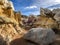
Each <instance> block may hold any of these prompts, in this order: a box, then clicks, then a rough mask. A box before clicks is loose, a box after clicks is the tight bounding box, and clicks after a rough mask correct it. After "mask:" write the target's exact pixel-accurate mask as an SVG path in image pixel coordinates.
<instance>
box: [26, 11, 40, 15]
mask: <svg viewBox="0 0 60 45" xmlns="http://www.w3.org/2000/svg"><path fill="white" fill-rule="evenodd" d="M27 13H28V14H33V15H39V14H40V12H39V11H33V12H27Z"/></svg>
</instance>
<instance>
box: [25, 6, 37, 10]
mask: <svg viewBox="0 0 60 45" xmlns="http://www.w3.org/2000/svg"><path fill="white" fill-rule="evenodd" d="M34 8H37V6H34V5H33V6H28V7H25V9H34Z"/></svg>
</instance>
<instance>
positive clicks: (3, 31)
mask: <svg viewBox="0 0 60 45" xmlns="http://www.w3.org/2000/svg"><path fill="white" fill-rule="evenodd" d="M0 2H1V3H0V35H1V36H2V40H4V41H5V42H7V44H9V42H11V41H12V40H13V39H16V38H18V37H20V36H19V35H20V34H21V32H22V30H24V29H22V28H20V26H19V24H20V22H21V13H19V12H14V7H13V4H12V2H11V1H8V0H0ZM0 41H1V40H0ZM4 41H2V43H4ZM2 43H1V45H3V44H2ZM4 45H5V44H4Z"/></svg>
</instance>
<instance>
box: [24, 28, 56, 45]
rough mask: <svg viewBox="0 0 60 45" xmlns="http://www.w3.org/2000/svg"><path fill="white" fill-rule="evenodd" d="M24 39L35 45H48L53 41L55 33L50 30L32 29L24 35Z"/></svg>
mask: <svg viewBox="0 0 60 45" xmlns="http://www.w3.org/2000/svg"><path fill="white" fill-rule="evenodd" d="M24 39H26V40H29V41H32V42H35V43H37V44H38V45H48V44H50V43H52V42H54V40H55V32H54V31H52V30H51V29H45V28H32V29H30V31H29V32H28V33H27V34H25V36H24Z"/></svg>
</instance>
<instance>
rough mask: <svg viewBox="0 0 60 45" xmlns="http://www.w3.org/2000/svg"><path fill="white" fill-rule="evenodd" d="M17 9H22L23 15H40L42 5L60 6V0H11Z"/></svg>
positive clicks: (47, 6)
mask: <svg viewBox="0 0 60 45" xmlns="http://www.w3.org/2000/svg"><path fill="white" fill-rule="evenodd" d="M11 1H12V2H13V4H14V8H15V10H16V11H21V13H22V14H23V15H30V14H34V15H39V14H40V7H43V8H49V9H54V8H60V0H11Z"/></svg>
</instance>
